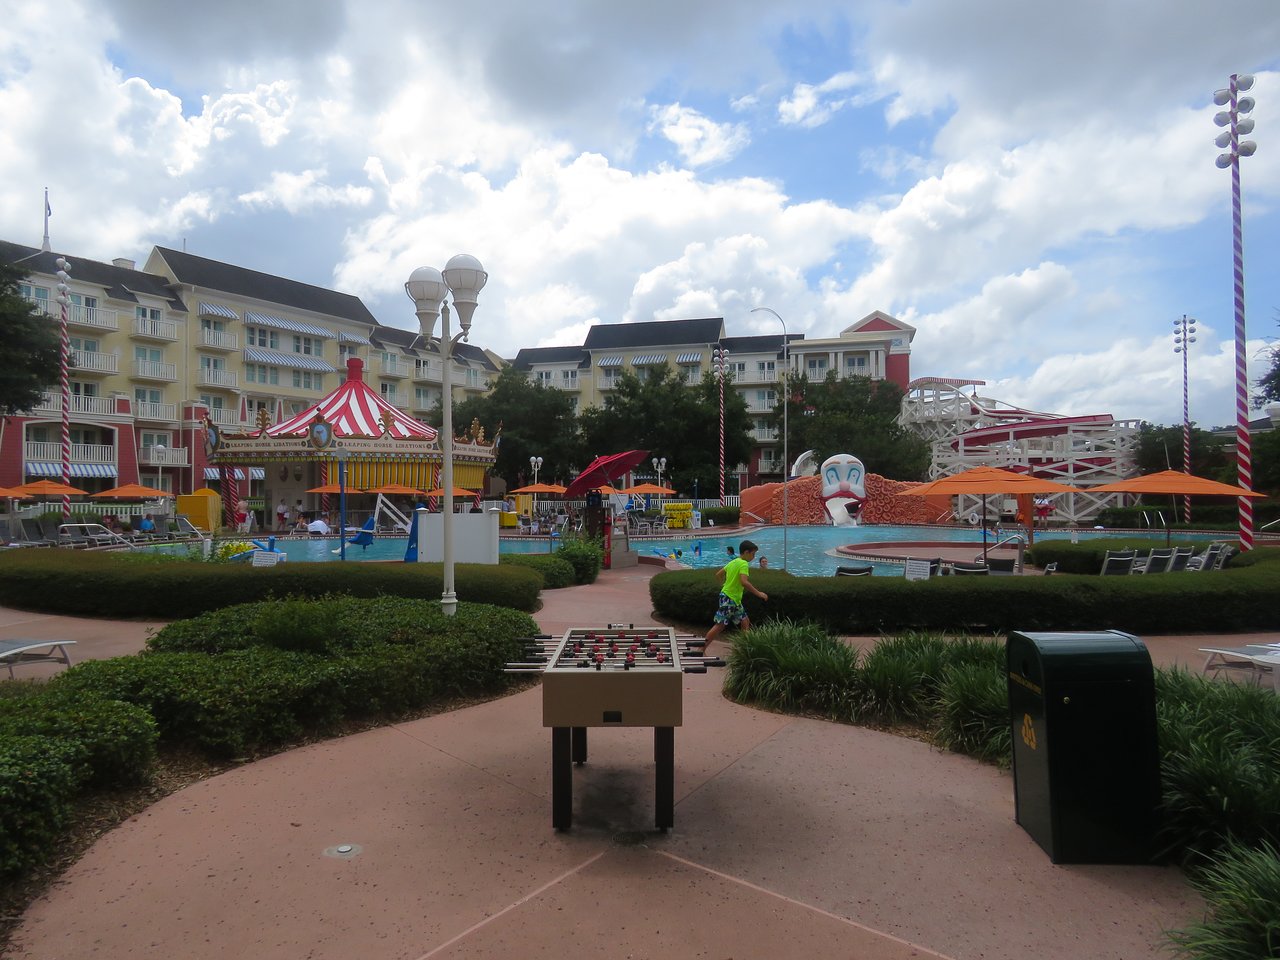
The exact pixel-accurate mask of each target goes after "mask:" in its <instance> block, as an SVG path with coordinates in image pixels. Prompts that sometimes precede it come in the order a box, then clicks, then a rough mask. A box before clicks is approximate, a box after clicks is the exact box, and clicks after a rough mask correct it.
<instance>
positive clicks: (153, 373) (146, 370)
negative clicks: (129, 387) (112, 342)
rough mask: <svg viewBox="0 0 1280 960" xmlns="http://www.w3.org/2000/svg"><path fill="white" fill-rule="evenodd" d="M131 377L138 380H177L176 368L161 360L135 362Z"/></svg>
mask: <svg viewBox="0 0 1280 960" xmlns="http://www.w3.org/2000/svg"><path fill="white" fill-rule="evenodd" d="M133 375H134V376H135V377H136V378H138V379H139V380H177V379H178V367H177V365H176V364H173V363H165V362H164V361H163V360H135V361H133Z"/></svg>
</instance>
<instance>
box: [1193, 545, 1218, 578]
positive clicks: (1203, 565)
mask: <svg viewBox="0 0 1280 960" xmlns="http://www.w3.org/2000/svg"><path fill="white" fill-rule="evenodd" d="M1224 546H1225V544H1223V543H1219V542H1214V543H1211V544H1209V546H1207V547H1205V548H1204V551H1203V552H1202V553H1198V554H1196V555H1195V556H1193V557H1192V558H1191V559H1190V560H1188V561H1187V569H1188V570H1199V571H1201V572H1203V571H1206V570H1215V569H1217V563H1218V555H1219V554H1221V553H1222V548H1223V547H1224Z"/></svg>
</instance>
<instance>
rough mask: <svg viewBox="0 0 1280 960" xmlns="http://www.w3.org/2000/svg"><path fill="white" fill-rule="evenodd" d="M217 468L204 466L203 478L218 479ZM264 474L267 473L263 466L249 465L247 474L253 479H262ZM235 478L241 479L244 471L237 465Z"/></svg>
mask: <svg viewBox="0 0 1280 960" xmlns="http://www.w3.org/2000/svg"><path fill="white" fill-rule="evenodd" d="M218 469H219V468H218V467H205V468H204V478H205V479H206V480H217V479H218ZM266 475H267V471H266V469H265V468H264V467H250V468H249V476H250V477H252V478H253V479H254V480H261V479H263V478H264V477H265V476H266ZM236 479H237V480H243V479H244V471H243V470H241V469H240V468H239V467H236Z"/></svg>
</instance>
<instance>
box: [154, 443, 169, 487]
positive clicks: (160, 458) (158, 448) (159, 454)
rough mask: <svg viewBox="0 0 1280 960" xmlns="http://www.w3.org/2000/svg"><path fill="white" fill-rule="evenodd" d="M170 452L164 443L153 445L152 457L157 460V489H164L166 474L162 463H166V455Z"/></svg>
mask: <svg viewBox="0 0 1280 960" xmlns="http://www.w3.org/2000/svg"><path fill="white" fill-rule="evenodd" d="M166 453H168V450H167V449H166V448H165V445H164V444H163V443H155V444H152V445H151V459H152V460H154V461H155V462H156V489H157V490H163V489H164V474H163V470H162V468H161V466H160V465H161V464H162V463H164V455H165V454H166Z"/></svg>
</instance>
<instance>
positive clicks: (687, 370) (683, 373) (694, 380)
mask: <svg viewBox="0 0 1280 960" xmlns="http://www.w3.org/2000/svg"><path fill="white" fill-rule="evenodd" d="M680 378H681V379H682V380H683V381H684V382H685V383H687V384H688V385H689V386H691V387H692V386H697V385H698V384H699V383H701V382H702V367H693V366H683V367H681V368H680Z"/></svg>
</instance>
